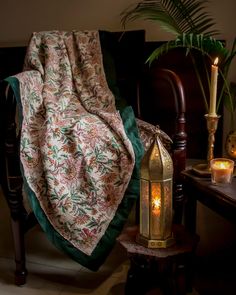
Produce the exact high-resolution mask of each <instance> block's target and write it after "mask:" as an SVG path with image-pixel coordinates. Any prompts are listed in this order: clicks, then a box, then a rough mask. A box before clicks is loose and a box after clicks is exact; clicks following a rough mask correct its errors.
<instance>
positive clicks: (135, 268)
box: [118, 225, 199, 295]
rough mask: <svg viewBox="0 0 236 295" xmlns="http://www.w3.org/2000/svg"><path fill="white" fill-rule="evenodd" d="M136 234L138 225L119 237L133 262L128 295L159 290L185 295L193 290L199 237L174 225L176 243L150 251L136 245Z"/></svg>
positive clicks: (164, 292)
mask: <svg viewBox="0 0 236 295" xmlns="http://www.w3.org/2000/svg"><path fill="white" fill-rule="evenodd" d="M137 233H138V227H137V226H134V227H127V228H126V229H125V230H124V231H123V232H122V234H121V235H120V236H119V237H118V242H119V243H120V244H121V245H122V246H123V247H124V248H125V250H126V251H127V254H128V257H129V259H130V268H129V271H128V275H127V281H126V286H125V294H126V295H132V294H137V295H144V294H147V292H148V291H150V290H152V289H155V288H157V287H158V288H160V289H161V290H162V292H163V294H164V295H185V294H186V292H187V291H191V287H192V278H193V259H194V253H195V249H196V246H197V243H198V241H199V237H198V236H197V235H196V234H190V233H188V232H187V231H186V229H185V227H184V226H182V225H174V226H173V233H174V236H175V239H176V243H175V244H174V245H173V246H171V247H168V248H162V249H149V248H146V247H144V246H142V245H140V244H138V243H137V242H136V235H137Z"/></svg>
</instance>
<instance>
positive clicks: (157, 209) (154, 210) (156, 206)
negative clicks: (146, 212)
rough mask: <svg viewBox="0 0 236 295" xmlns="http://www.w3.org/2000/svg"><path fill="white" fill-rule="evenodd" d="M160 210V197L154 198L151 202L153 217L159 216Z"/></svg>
mask: <svg viewBox="0 0 236 295" xmlns="http://www.w3.org/2000/svg"><path fill="white" fill-rule="evenodd" d="M160 209H161V199H160V197H156V198H154V199H153V201H152V213H153V215H155V216H160Z"/></svg>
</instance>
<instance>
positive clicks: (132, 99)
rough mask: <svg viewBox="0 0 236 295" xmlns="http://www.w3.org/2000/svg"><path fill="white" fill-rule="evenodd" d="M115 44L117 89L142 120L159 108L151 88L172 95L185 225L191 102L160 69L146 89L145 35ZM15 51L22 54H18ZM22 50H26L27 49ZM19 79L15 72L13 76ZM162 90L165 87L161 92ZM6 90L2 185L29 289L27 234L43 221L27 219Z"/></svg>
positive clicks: (177, 191)
mask: <svg viewBox="0 0 236 295" xmlns="http://www.w3.org/2000/svg"><path fill="white" fill-rule="evenodd" d="M112 38H113V40H115V44H116V46H114V44H113V47H112V48H111V49H112V50H113V54H114V61H115V64H116V65H117V71H116V75H117V87H118V88H119V91H120V93H121V94H122V96H123V97H126V98H127V100H128V103H129V104H131V105H132V106H133V108H134V110H135V113H136V116H137V117H140V118H142V119H144V120H146V121H149V118H148V115H147V114H148V110H150V109H152V108H153V104H152V102H150V101H148V100H147V98H146V94H145V93H148V92H149V91H150V89H149V90H148V91H147V89H146V87H147V86H148V87H151V88H152V89H151V91H153V93H156V91H157V89H159V90H160V93H159V96H158V97H156V100H161V96H162V95H164V94H165V91H167V90H168V93H169V95H168V99H169V101H170V106H171V107H170V109H169V111H170V112H171V114H174V115H173V117H171V121H172V122H173V127H174V128H173V130H172V131H171V134H170V135H171V137H172V140H173V145H172V148H171V153H172V157H173V162H174V188H173V189H174V194H173V198H174V200H173V201H174V223H181V221H182V210H183V201H184V200H183V191H182V183H181V175H180V173H181V171H182V170H184V168H185V161H186V133H185V97H184V90H183V86H182V83H181V80H180V79H179V77H178V76H177V75H176V74H175V73H174V72H173V71H170V70H168V69H158V70H157V71H156V70H155V71H150V72H149V77H150V79H151V80H152V83H151V85H147V84H146V83H143V81H144V76H143V75H144V67H143V65H144V61H145V53H144V43H145V32H144V31H134V32H127V33H125V34H122V33H121V32H117V33H116V32H115V33H112ZM15 50H17V49H16V48H15ZM19 50H22V48H20V49H19ZM10 51H11V50H10V49H9V52H10ZM5 53H6V51H5ZM10 54H11V53H10ZM0 63H1V61H0ZM17 63H18V65H19V64H23V60H18V61H17ZM15 73H16V72H14V69H13V70H12V73H11V74H15ZM8 74H9V73H8ZM2 78H4V77H2ZM161 82H162V83H161ZM163 83H164V84H163ZM159 85H160V86H161V87H160V88H159ZM163 85H164V88H163ZM0 86H1V92H0V94H1V112H2V114H1V120H2V122H1V128H2V130H1V131H2V133H1V134H2V136H1V156H2V157H1V167H2V170H1V185H2V188H3V191H4V195H5V198H6V201H7V203H8V206H9V209H10V213H11V222H12V231H13V239H14V248H15V262H16V271H15V283H16V285H23V284H24V283H25V281H26V275H27V270H26V261H25V246H24V234H25V233H26V232H27V231H28V230H29V229H30V228H31V227H32V226H33V225H35V223H36V222H37V221H36V219H35V217H34V214H33V213H30V214H29V213H27V211H26V210H25V207H24V205H23V197H22V177H21V172H20V160H19V153H18V150H19V134H18V133H17V131H16V123H15V112H16V101H15V97H14V94H13V92H12V91H11V89H10V90H9V91H8V92H7V95H6V87H7V85H6V83H5V82H4V81H3V80H2V81H1V85H0ZM145 89H146V90H145ZM147 102H148V105H147ZM143 110H144V111H145V112H144V114H142V111H143ZM165 124H166V126H169V125H170V122H169V119H167V121H166V122H165ZM165 124H164V122H163V124H162V125H161V126H160V127H161V129H163V130H164V131H165V127H166V126H164V125H165Z"/></svg>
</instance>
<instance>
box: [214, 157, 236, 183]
mask: <svg viewBox="0 0 236 295" xmlns="http://www.w3.org/2000/svg"><path fill="white" fill-rule="evenodd" d="M233 169H234V161H232V160H230V159H224V158H219V159H213V160H211V179H212V182H213V183H230V182H231V180H232V175H233Z"/></svg>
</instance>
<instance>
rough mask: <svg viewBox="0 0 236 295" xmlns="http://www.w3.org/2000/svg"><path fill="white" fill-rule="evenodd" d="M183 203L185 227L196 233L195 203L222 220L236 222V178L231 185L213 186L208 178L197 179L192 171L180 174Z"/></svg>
mask: <svg viewBox="0 0 236 295" xmlns="http://www.w3.org/2000/svg"><path fill="white" fill-rule="evenodd" d="M182 175H183V186H184V194H185V197H186V203H185V225H186V227H187V228H188V229H189V230H190V231H191V232H195V231H196V209H197V201H199V202H201V203H202V204H204V205H205V206H207V207H209V208H210V209H212V210H213V211H215V212H217V213H218V214H220V215H221V216H223V217H224V218H226V219H228V220H230V221H232V222H234V223H235V222H236V178H233V180H232V183H231V184H227V185H221V186H219V185H214V184H212V183H211V179H210V177H207V178H204V177H199V176H197V175H196V174H194V172H193V171H192V170H186V171H184V172H183V173H182Z"/></svg>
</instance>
